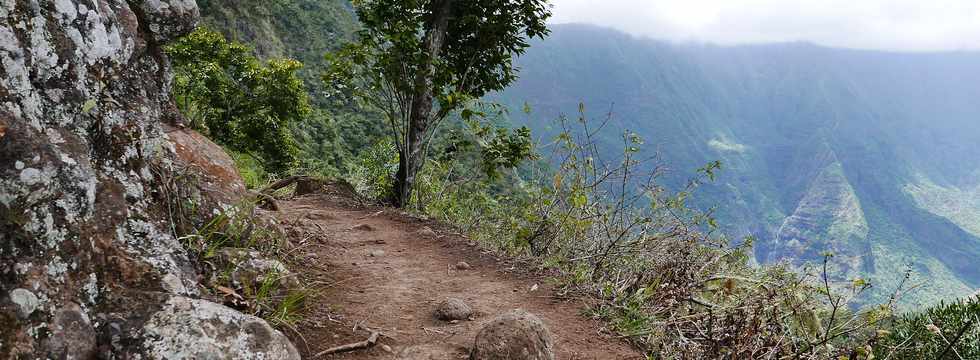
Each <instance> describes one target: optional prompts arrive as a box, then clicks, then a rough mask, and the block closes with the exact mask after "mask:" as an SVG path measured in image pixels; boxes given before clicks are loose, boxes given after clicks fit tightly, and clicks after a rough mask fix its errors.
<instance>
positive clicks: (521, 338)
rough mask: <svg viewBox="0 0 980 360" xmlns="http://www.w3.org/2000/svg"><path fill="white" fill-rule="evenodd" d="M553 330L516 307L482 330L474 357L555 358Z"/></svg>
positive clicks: (476, 359)
mask: <svg viewBox="0 0 980 360" xmlns="http://www.w3.org/2000/svg"><path fill="white" fill-rule="evenodd" d="M554 359H555V354H554V341H553V340H552V338H551V331H549V330H548V327H547V326H546V325H545V324H544V322H542V321H541V319H539V318H538V317H537V316H535V315H534V314H531V313H529V312H527V311H524V310H520V309H518V310H513V311H510V312H508V313H505V314H502V315H500V316H497V317H496V318H494V319H493V320H491V321H490V322H489V323H487V324H486V325H484V326H483V328H482V329H480V332H479V333H477V334H476V339H475V341H474V342H473V348H472V349H471V350H470V360H554Z"/></svg>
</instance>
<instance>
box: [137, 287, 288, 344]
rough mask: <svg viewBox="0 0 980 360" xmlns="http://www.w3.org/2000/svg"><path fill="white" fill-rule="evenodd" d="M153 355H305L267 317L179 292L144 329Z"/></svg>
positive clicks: (153, 316) (145, 339)
mask: <svg viewBox="0 0 980 360" xmlns="http://www.w3.org/2000/svg"><path fill="white" fill-rule="evenodd" d="M142 332H143V339H144V340H143V343H142V346H143V348H144V352H145V353H144V354H142V355H144V356H145V357H147V358H149V359H161V360H163V359H282V360H289V359H299V358H300V357H299V352H297V351H296V348H295V347H294V346H293V344H292V343H290V342H289V340H288V339H287V338H286V337H285V336H284V335H283V334H282V333H280V332H279V331H277V330H275V329H273V328H271V327H269V324H267V323H266V322H265V321H263V320H262V319H259V318H257V317H254V316H251V315H245V314H242V313H240V312H237V311H235V310H232V309H231V308H228V307H225V306H223V305H218V304H215V303H212V302H209V301H205V300H196V299H190V298H186V297H179V296H178V297H173V298H171V299H170V300H168V301H167V302H166V303H165V304H164V305H163V308H162V309H160V311H157V312H156V313H154V314H153V315H152V316H151V317H150V320H149V321H147V322H146V324H145V325H144V326H143V329H142Z"/></svg>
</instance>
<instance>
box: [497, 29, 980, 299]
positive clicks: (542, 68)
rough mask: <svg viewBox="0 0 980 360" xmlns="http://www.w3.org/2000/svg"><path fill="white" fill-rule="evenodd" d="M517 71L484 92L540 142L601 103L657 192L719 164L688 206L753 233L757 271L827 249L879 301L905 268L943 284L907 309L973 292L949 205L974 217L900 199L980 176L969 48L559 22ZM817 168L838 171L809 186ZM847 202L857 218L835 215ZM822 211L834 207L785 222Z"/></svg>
mask: <svg viewBox="0 0 980 360" xmlns="http://www.w3.org/2000/svg"><path fill="white" fill-rule="evenodd" d="M517 63H518V66H520V67H521V68H522V73H521V79H519V80H518V81H517V82H516V83H515V84H514V86H512V87H511V88H510V89H507V90H505V91H504V92H502V93H500V94H496V95H495V96H494V98H495V99H497V100H499V101H501V102H503V103H505V104H508V105H510V106H511V107H514V106H517V105H519V104H523V103H524V102H525V101H526V102H527V103H528V104H529V105H531V107H532V108H533V109H535V116H536V117H538V118H539V119H536V120H534V121H526V120H521V119H517V120H515V123H517V124H519V125H529V126H530V127H532V129H534V130H535V131H536V133H537V134H538V135H539V136H545V137H547V136H549V135H551V134H553V133H554V132H553V130H551V129H549V128H548V127H547V126H546V125H544V124H545V123H547V119H549V118H554V117H556V116H558V115H559V114H561V113H562V112H564V111H568V110H569V109H575V108H576V107H577V103H579V102H582V103H585V104H586V105H587V106H594V107H596V108H595V111H593V110H587V115H588V116H589V117H592V118H598V117H604V116H605V113H606V112H608V110H607V109H608V107H609V106H610V105H611V106H612V109H613V117H614V118H615V119H616V121H614V122H613V125H614V127H615V128H616V129H615V130H610V131H609V132H608V133H609V134H613V135H615V134H617V133H619V131H624V130H630V131H634V132H636V133H638V134H640V135H641V136H643V137H645V138H647V140H649V142H650V143H651V144H655V145H657V146H659V147H660V149H662V150H663V151H662V152H663V154H664V158H665V160H666V163H667V164H669V165H671V167H673V168H674V169H678V170H679V171H677V173H678V174H676V175H675V176H673V177H668V179H666V181H667V182H668V184H670V185H673V186H675V187H677V186H680V185H681V184H682V183H683V181H684V180H686V177H685V176H689V175H690V174H691V172H692V171H693V169H696V168H698V167H700V166H701V165H703V164H704V163H706V162H708V161H712V160H716V159H717V160H721V161H722V163H723V164H725V165H726V169H725V170H724V171H723V172H722V174H721V177H720V179H719V182H717V183H715V184H711V185H708V186H706V187H705V188H704V189H702V191H701V193H700V195H699V197H698V199H697V201H698V202H699V205H700V206H702V207H705V208H707V207H710V206H712V205H718V207H719V208H718V215H719V219H720V220H722V223H723V224H725V226H723V228H724V229H725V230H726V232H728V233H731V234H733V235H734V236H738V237H741V236H748V235H752V236H755V237H757V238H758V239H759V241H758V242H757V243H756V258H757V259H758V260H760V261H762V262H775V261H791V262H793V263H795V264H797V265H800V266H802V265H803V263H804V262H805V261H808V262H814V261H818V260H819V259H820V257H821V254H823V253H824V252H826V251H830V252H835V253H836V255H837V256H835V260H834V263H835V265H836V266H837V267H838V268H839V269H841V271H840V272H841V273H842V276H847V277H857V276H867V277H870V278H871V279H872V280H874V281H875V282H876V283H878V284H881V285H882V286H879V287H877V288H876V289H875V290H874V295H873V296H872V297H874V298H882V297H885V296H887V292H888V291H887V290H886V288H891V287H894V286H897V285H898V279H894V280H892V279H888V277H894V278H899V277H900V276H899V275H900V274H901V273H902V272H903V271H904V270H903V269H904V268H905V267H906V265H908V264H911V268H913V269H914V270H915V271H916V272H917V273H918V274H919V275H920V276H921V277H917V278H929V277H937V278H938V283H939V284H942V285H941V286H935V287H931V288H930V289H926V290H922V291H919V293H921V295H920V296H916V297H915V299H914V300H910V301H911V302H926V303H929V302H934V301H936V300H938V299H943V298H952V297H955V296H962V295H966V294H968V293H969V292H970V290H971V289H972V288H975V287H977V286H978V284H980V272H977V270H975V269H973V268H972V267H971V266H970V265H968V264H969V263H971V262H973V261H976V260H977V259H980V238H978V237H977V235H976V234H971V233H970V232H968V231H966V230H965V229H964V228H962V227H961V226H959V225H957V224H956V223H955V222H954V221H953V220H951V219H950V218H949V217H950V216H951V215H949V214H950V213H953V212H955V213H956V214H957V215H956V216H957V218H958V219H961V220H960V222H962V221H963V220H962V219H970V218H972V214H973V213H977V212H980V210H978V209H976V208H969V206H967V205H962V206H960V207H961V208H965V209H952V210H951V209H946V210H945V212H943V211H941V210H942V209H941V207H938V206H933V207H931V208H930V207H923V206H920V204H921V203H922V201H915V200H914V197H913V196H912V195H910V194H909V193H908V191H907V190H906V189H912V191H915V190H916V189H919V190H921V189H932V194H933V195H932V198H933V199H936V198H937V196H939V197H941V195H937V194H943V193H945V194H956V193H958V192H957V191H961V189H965V188H971V186H974V184H976V183H977V181H978V180H980V177H977V169H980V161H978V159H980V149H977V147H976V146H973V145H971V144H976V143H977V142H978V141H980V126H978V125H977V124H976V121H974V119H976V117H977V116H980V105H978V104H976V102H975V101H973V99H976V98H978V97H980V86H978V85H976V84H980V77H978V76H977V74H978V73H980V65H977V64H980V53H977V52H942V53H901V52H884V51H878V50H854V49H835V48H828V47H822V46H819V45H813V44H801V43H789V44H767V45H741V46H718V45H685V44H673V43H667V42H662V41H657V40H652V39H649V38H643V37H636V36H632V35H629V34H623V33H619V32H617V31H616V30H611V29H606V28H599V27H594V26H589V25H558V26H554V27H553V33H552V36H551V37H550V38H548V39H545V40H543V41H537V42H535V43H534V45H533V46H532V47H531V49H530V51H529V52H528V53H527V54H526V55H525V56H523V57H521V58H519V59H518V61H517ZM601 141H603V142H604V146H606V147H608V148H609V149H613V148H614V146H615V145H616V143H615V139H614V138H611V137H610V138H606V139H602V140H601ZM828 169H831V170H828ZM828 172H829V173H828ZM822 173H828V174H832V175H833V176H832V177H830V178H826V176H824V180H825V181H823V182H816V183H815V179H819V178H821V177H820V176H818V175H819V174H822ZM815 184H816V185H815ZM835 184H836V185H835ZM923 184H934V186H933V187H927V186H925V185H923ZM847 189H850V191H845V190H847ZM842 191H843V192H844V193H846V192H851V193H853V196H850V197H852V198H853V199H851V200H849V202H843V203H840V204H836V205H841V206H843V207H835V204H832V203H833V200H835V199H836V200H841V199H844V198H847V197H848V196H845V195H846V194H844V193H841V192H842ZM824 192H826V193H824ZM947 196H949V195H947ZM807 199H809V200H808V201H809V203H806V202H807V201H806V200H807ZM815 199H817V200H819V199H823V200H825V201H816V202H814V200H815ZM935 202H936V201H933V202H932V203H935ZM848 204H850V205H848ZM853 204H859V206H858V208H857V209H856V210H860V211H850V212H848V211H843V210H842V209H847V208H851V209H852V210H854V205H853ZM963 204H972V202H969V201H967V202H963ZM844 205H847V206H844ZM822 206H824V207H826V208H824V209H823V211H824V212H833V211H835V210H834V209H837V210H841V212H840V213H836V214H833V216H831V218H822V217H821V216H823V215H827V214H816V215H820V216H817V217H814V218H811V219H810V220H808V221H802V219H804V218H806V217H802V218H801V217H799V216H798V217H796V218H792V216H793V214H795V213H796V212H797V210H801V209H802V210H803V213H808V212H812V211H813V210H815V209H821V207H822ZM818 212H819V211H818ZM845 215H846V216H845ZM857 215H860V216H857ZM794 219H795V220H794ZM787 220H790V221H788V222H787ZM787 225H789V228H787V227H786V226H787ZM864 227H867V230H866V231H865V230H863V228H864ZM780 229H782V230H780ZM780 234H782V236H780ZM791 234H795V235H796V236H795V237H793V236H790V235H791ZM787 237H791V238H792V239H788V238H787ZM842 237H846V238H847V239H842ZM794 240H795V241H794ZM801 244H802V248H801ZM856 269H860V270H856Z"/></svg>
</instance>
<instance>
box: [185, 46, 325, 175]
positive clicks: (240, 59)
mask: <svg viewBox="0 0 980 360" xmlns="http://www.w3.org/2000/svg"><path fill="white" fill-rule="evenodd" d="M166 51H167V54H168V55H169V56H170V58H171V59H172V60H173V63H174V73H175V75H174V97H175V98H176V102H177V105H178V107H180V109H181V111H182V113H183V114H184V115H185V116H186V117H187V118H188V120H189V121H190V125H191V126H192V127H193V128H195V129H196V130H198V131H201V132H202V133H204V134H206V135H207V136H208V137H210V138H211V139H213V140H215V141H216V142H218V143H220V144H222V145H225V146H227V147H229V148H231V149H232V150H235V151H237V152H240V153H244V154H248V155H250V156H253V157H256V158H258V159H261V160H262V163H263V166H264V167H265V168H266V170H267V171H268V172H270V173H274V174H282V173H285V172H286V171H287V170H289V169H290V168H292V167H293V166H294V165H295V164H296V161H297V160H296V154H297V152H298V150H297V146H296V143H295V141H294V140H293V136H292V134H291V132H290V129H289V125H290V123H293V122H296V121H300V120H301V119H302V118H303V117H305V116H306V115H307V114H309V113H310V106H309V100H308V99H307V92H306V89H305V88H304V85H303V81H302V80H300V78H299V77H297V76H296V71H297V70H299V69H300V68H301V67H302V66H303V64H301V63H300V62H298V61H296V60H292V59H274V60H271V61H269V62H267V63H265V64H263V63H261V62H260V61H259V60H258V59H256V58H255V57H254V56H252V55H251V49H250V48H249V47H247V46H245V45H243V44H239V43H235V42H228V41H226V40H225V38H224V36H222V35H221V34H219V33H216V32H213V31H209V30H207V29H204V28H199V29H197V30H195V31H194V32H193V33H191V34H189V35H187V36H185V37H183V38H180V39H178V40H177V41H176V42H175V43H173V44H172V45H169V46H168V47H167V48H166Z"/></svg>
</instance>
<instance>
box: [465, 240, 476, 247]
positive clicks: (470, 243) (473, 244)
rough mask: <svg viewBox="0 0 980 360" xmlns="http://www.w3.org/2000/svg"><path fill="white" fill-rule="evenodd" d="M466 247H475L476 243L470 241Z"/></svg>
mask: <svg viewBox="0 0 980 360" xmlns="http://www.w3.org/2000/svg"><path fill="white" fill-rule="evenodd" d="M466 245H469V246H476V241H470V242H468V243H466Z"/></svg>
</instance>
